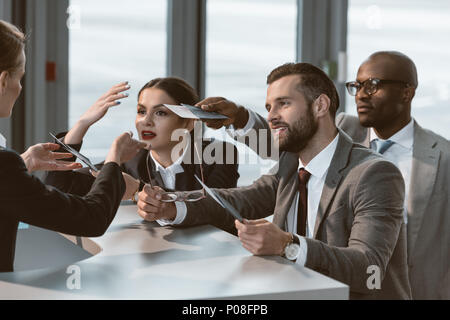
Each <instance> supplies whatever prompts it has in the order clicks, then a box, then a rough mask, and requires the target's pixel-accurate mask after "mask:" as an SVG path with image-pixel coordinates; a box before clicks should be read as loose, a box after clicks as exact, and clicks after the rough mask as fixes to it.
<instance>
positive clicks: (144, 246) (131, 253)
mask: <svg viewBox="0 0 450 320" xmlns="http://www.w3.org/2000/svg"><path fill="white" fill-rule="evenodd" d="M36 230H40V231H39V232H42V234H44V233H45V234H47V235H48V236H52V237H53V238H54V237H55V236H56V237H59V238H60V242H61V243H64V242H68V241H67V239H65V238H64V237H62V236H61V235H59V234H55V233H53V232H49V231H44V230H41V229H36ZM36 230H35V232H36ZM20 232H26V230H21V231H20ZM19 236H20V234H19ZM72 239H73V241H74V242H76V239H75V237H72ZM52 241H53V242H52V245H54V244H55V240H52ZM18 242H20V239H19V238H18ZM41 242H42V241H40V242H38V241H33V242H30V240H29V239H28V242H26V243H25V244H23V243H22V244H18V249H17V250H18V252H17V253H16V254H17V255H19V257H20V252H19V250H20V249H21V246H30V245H31V246H33V247H30V249H29V250H30V251H29V252H33V254H38V255H44V254H45V253H44V251H45V248H43V247H42V246H41V249H42V251H43V252H42V253H39V249H35V248H39V246H40V245H41ZM70 245H71V246H73V247H74V248H73V249H74V250H75V251H76V250H80V248H79V247H75V246H76V245H75V244H72V243H70ZM66 247H67V243H65V247H64V249H63V250H64V253H65V254H67V252H68V251H67V250H68V249H67V248H66ZM83 247H84V248H85V249H86V248H87V249H88V251H90V252H91V253H94V254H95V253H97V254H95V255H93V256H91V257H89V258H87V259H85V256H86V252H83V254H84V255H85V256H83V254H81V255H79V253H74V254H77V255H78V256H79V257H81V258H80V259H84V260H82V261H78V262H76V258H74V259H75V260H74V261H73V262H71V261H70V259H69V260H67V261H69V262H60V264H61V263H62V264H63V265H59V266H52V267H43V266H42V265H39V263H37V265H39V267H40V268H41V269H35V270H28V271H16V272H13V273H3V274H1V273H0V299H348V290H349V289H348V286H346V285H344V284H342V283H340V282H337V281H335V280H333V279H330V278H328V277H325V276H324V275H321V274H319V273H317V272H315V271H312V270H310V269H307V268H301V267H298V266H296V265H294V264H293V263H291V262H289V261H287V260H286V259H284V258H281V257H275V256H269V257H257V256H253V255H251V253H249V252H248V251H247V250H245V249H244V248H243V247H242V246H241V243H240V241H239V239H238V238H236V237H234V236H232V235H230V234H228V233H226V232H224V231H221V230H219V229H216V228H214V227H212V226H199V227H193V228H187V229H181V228H172V227H160V226H159V225H158V224H156V223H147V222H144V221H142V219H141V218H140V217H139V215H137V213H136V207H135V206H121V207H120V208H119V212H118V213H117V216H116V218H115V219H114V221H113V223H112V225H111V226H110V228H109V229H108V231H107V232H106V233H105V234H104V235H103V236H102V237H99V238H92V239H90V240H89V239H83ZM52 250H53V254H54V255H55V256H56V257H58V256H59V255H58V253H57V250H58V249H52ZM71 250H72V249H71ZM99 250H101V251H100V252H99V253H98V251H99ZM24 251H26V250H22V252H24ZM36 251H37V252H36ZM75 251H74V252H75ZM28 254H29V255H30V254H31V253H28ZM89 255H90V254H87V256H89ZM46 259H49V260H48V261H50V259H51V258H47V257H46ZM18 260H20V259H18ZM56 260H57V261H61V260H58V259H56ZM64 261H66V260H64ZM64 263H65V264H64ZM70 264H72V265H76V266H78V267H79V268H80V284H81V289H72V290H70V289H68V288H67V283H66V282H67V279H68V278H69V277H70V276H71V274H68V273H66V271H67V267H68V265H70ZM19 269H20V268H19ZM16 270H17V269H16Z"/></svg>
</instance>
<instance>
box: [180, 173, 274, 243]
mask: <svg viewBox="0 0 450 320" xmlns="http://www.w3.org/2000/svg"><path fill="white" fill-rule="evenodd" d="M278 180H279V178H278V176H277V175H264V176H262V177H261V178H259V179H258V180H257V181H255V183H253V184H252V185H251V186H248V187H242V188H233V189H213V190H215V191H216V192H217V193H218V194H219V195H220V196H222V197H223V198H225V199H226V200H227V201H229V202H230V203H231V204H232V205H233V206H234V207H235V208H236V209H237V210H238V211H239V212H240V213H241V214H242V216H243V217H244V218H247V219H261V218H264V217H267V216H270V215H272V214H273V211H274V208H275V203H276V194H277V187H278ZM186 207H187V214H186V218H185V219H184V221H183V222H182V223H181V224H180V225H179V226H193V225H199V224H211V225H213V226H215V227H218V228H220V229H222V230H225V231H227V232H230V233H232V234H237V231H236V228H235V226H234V218H233V216H231V215H230V214H229V213H228V212H227V211H226V210H225V209H224V208H222V207H221V206H220V205H219V204H217V202H216V201H215V200H214V199H212V198H211V197H210V196H207V198H206V199H203V200H200V201H198V202H186Z"/></svg>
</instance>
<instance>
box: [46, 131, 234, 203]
mask: <svg viewBox="0 0 450 320" xmlns="http://www.w3.org/2000/svg"><path fill="white" fill-rule="evenodd" d="M64 134H65V133H62V134H59V135H58V136H57V137H58V138H59V137H61V136H64ZM211 144H217V145H215V147H216V148H213V146H212V145H211ZM70 146H71V147H72V148H74V149H76V150H80V149H81V144H76V145H70ZM208 146H209V148H208V150H211V149H212V150H214V149H216V150H221V153H222V155H223V161H222V163H220V162H219V163H211V164H208V163H205V161H203V163H202V167H203V176H204V180H205V184H206V185H207V186H208V187H211V188H234V187H236V185H237V180H238V179H239V173H238V163H237V157H238V151H237V148H236V147H235V146H234V145H233V144H231V143H228V142H223V141H219V140H213V139H212V140H211V141H203V145H202V150H204V149H205V148H206V147H208ZM191 150H193V149H192V146H191V147H190V148H189V149H188V150H187V152H186V154H185V158H184V160H183V162H182V164H181V166H182V167H183V170H184V172H181V173H178V174H177V175H176V176H175V179H176V180H175V190H177V191H191V190H200V189H202V187H201V185H200V183H198V181H197V180H196V179H195V178H194V174H196V175H197V176H198V177H199V178H200V177H201V174H200V165H199V164H194V161H193V160H194V159H193V155H194V152H190V151H191ZM231 150H233V155H232V156H233V157H230V160H232V161H228V162H232V163H230V164H226V159H227V151H228V153H230V151H231ZM61 151H64V150H61ZM208 153H209V152H208ZM147 154H148V150H144V149H143V150H141V151H140V152H139V153H138V154H137V155H136V156H135V157H134V158H133V159H131V160H130V161H128V162H125V163H124V164H122V166H121V170H122V172H125V173H128V174H129V175H131V176H132V177H134V178H135V179H140V180H141V181H143V182H145V183H148V181H149V177H148V173H147V166H146V164H145V162H146V160H147ZM202 154H203V152H202ZM189 155H190V156H191V158H190V161H188V159H189V158H188V157H189ZM212 155H213V156H214V155H215V154H214V153H213V154H212ZM228 156H231V155H230V154H228ZM220 158H222V157H220ZM69 160H71V161H75V158H72V159H69ZM197 162H198V161H197ZM96 167H98V168H101V167H102V164H97V165H96ZM149 168H150V174H151V176H152V183H153V185H157V186H160V187H161V188H163V189H165V190H166V191H172V190H169V189H167V188H165V187H164V182H163V180H162V178H161V175H160V174H159V172H157V171H156V165H155V163H154V162H153V160H152V159H151V157H150V167H149ZM44 181H45V183H46V184H49V185H52V186H54V187H57V188H58V189H60V190H62V191H64V192H70V193H74V194H78V195H84V194H86V193H87V192H88V191H89V189H90V188H91V185H92V184H93V183H94V181H95V178H94V177H93V176H92V175H91V174H90V173H89V170H88V169H87V168H83V169H79V170H74V171H59V172H58V171H53V172H47V173H46V175H45V177H44ZM142 187H143V183H141V185H140V187H139V189H140V190H141V189H142Z"/></svg>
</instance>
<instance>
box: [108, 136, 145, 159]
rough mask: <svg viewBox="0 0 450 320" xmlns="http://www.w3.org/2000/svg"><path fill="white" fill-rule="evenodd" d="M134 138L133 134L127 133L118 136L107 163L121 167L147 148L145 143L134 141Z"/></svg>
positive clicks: (110, 150)
mask: <svg viewBox="0 0 450 320" xmlns="http://www.w3.org/2000/svg"><path fill="white" fill-rule="evenodd" d="M132 136H133V133H132V132H125V133H122V134H121V135H120V136H118V137H117V138H116V139H115V140H114V141H113V143H112V145H111V148H110V149H109V152H108V155H107V156H106V159H105V163H107V162H116V163H117V164H119V165H121V164H122V163H124V162H127V161H129V160H131V159H132V158H133V157H134V156H135V155H136V154H137V153H138V152H139V150H141V149H143V148H145V147H146V146H147V145H146V144H145V143H143V142H140V141H138V140H135V139H133V138H132Z"/></svg>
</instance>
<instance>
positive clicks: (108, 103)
mask: <svg viewBox="0 0 450 320" xmlns="http://www.w3.org/2000/svg"><path fill="white" fill-rule="evenodd" d="M128 89H130V86H129V85H128V82H121V83H118V84H116V85H115V86H113V87H112V88H111V89H109V90H108V91H107V92H106V93H105V94H103V95H102V96H101V97H100V98H99V99H98V100H97V101H95V103H94V104H93V105H92V106H91V107H90V108H89V109H88V110H86V112H85V113H84V114H83V115H82V116H81V117H80V118H79V119H78V121H77V122H76V124H75V125H74V126H73V128H72V129H70V131H69V132H68V133H67V134H66V136H65V138H64V142H65V143H67V144H79V143H81V141H82V140H83V137H84V135H85V134H86V132H87V130H88V129H89V127H90V126H92V125H93V124H94V123H96V122H97V121H99V120H100V119H101V118H103V117H104V116H105V114H106V113H107V112H108V110H109V108H111V107H114V106H118V105H119V104H120V101H119V100H121V99H123V98H126V97H128V93H125V92H124V91H126V90H128Z"/></svg>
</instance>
